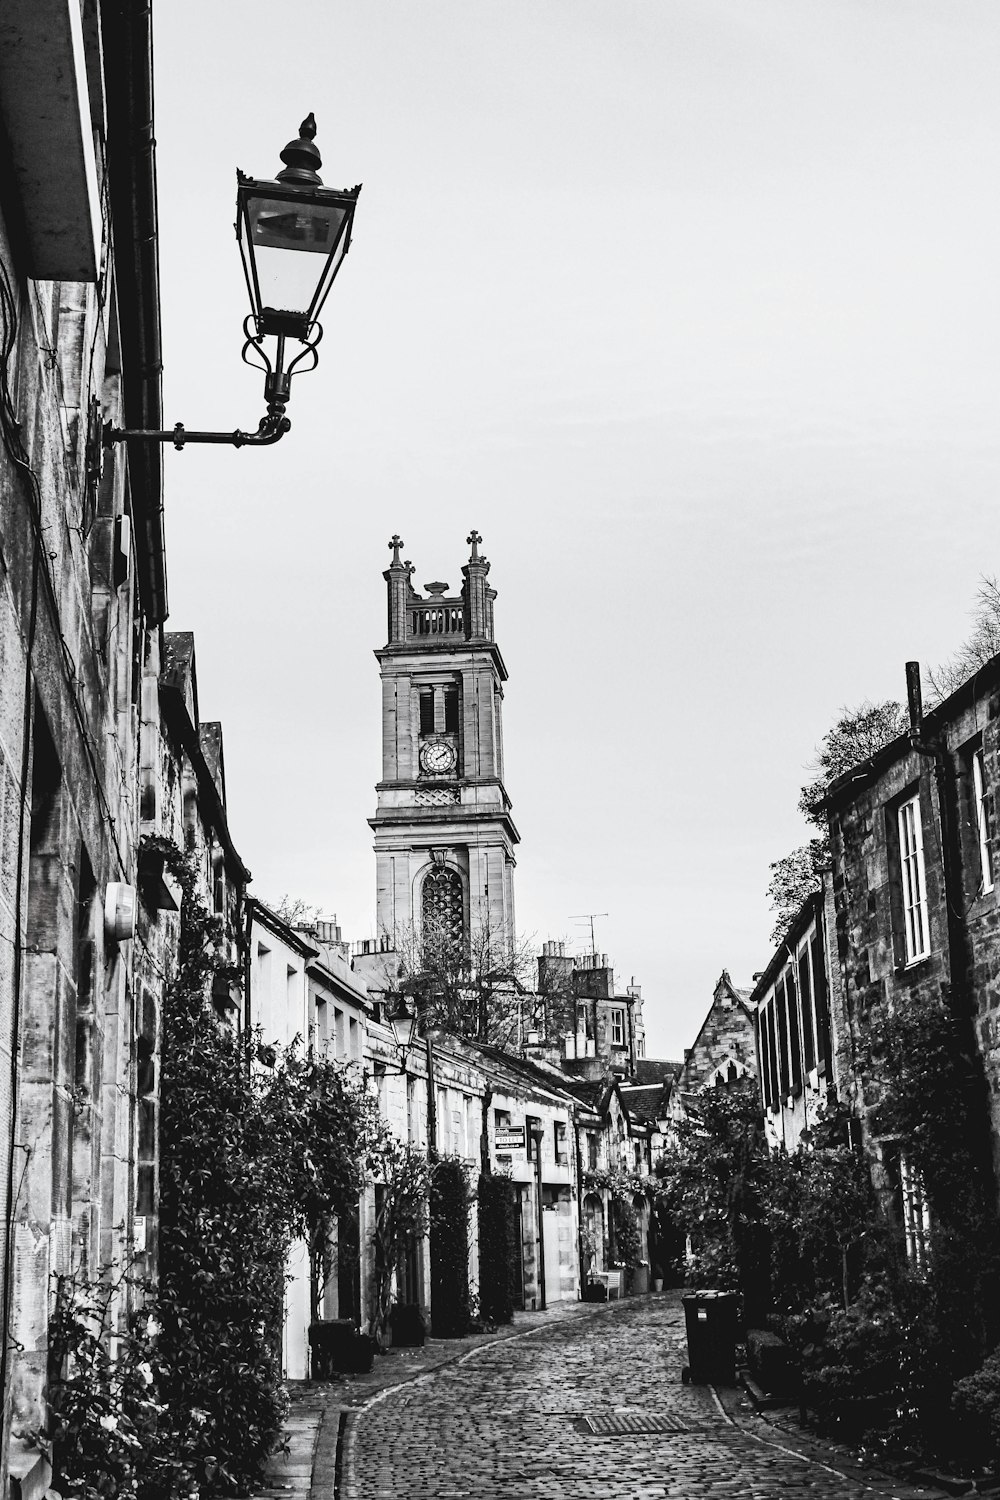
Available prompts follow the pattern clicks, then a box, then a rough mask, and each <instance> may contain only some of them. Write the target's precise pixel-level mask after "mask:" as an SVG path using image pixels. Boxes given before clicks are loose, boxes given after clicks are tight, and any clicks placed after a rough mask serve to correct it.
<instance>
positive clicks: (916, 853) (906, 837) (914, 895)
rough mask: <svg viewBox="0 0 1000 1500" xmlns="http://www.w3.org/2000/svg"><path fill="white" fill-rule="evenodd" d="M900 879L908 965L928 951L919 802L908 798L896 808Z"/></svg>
mask: <svg viewBox="0 0 1000 1500" xmlns="http://www.w3.org/2000/svg"><path fill="white" fill-rule="evenodd" d="M899 856H900V877H901V885H902V892H903V936H904V940H905V944H906V958H907V962H912V960H913V959H915V958H923V957H924V955H925V954H926V953H927V952H929V947H930V945H929V942H928V931H927V892H926V888H925V885H924V851H923V840H922V837H921V827H920V803H919V800H918V798H917V797H911V798H910V800H909V802H904V803H903V805H902V807H901V808H900V809H899Z"/></svg>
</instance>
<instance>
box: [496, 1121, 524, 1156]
mask: <svg viewBox="0 0 1000 1500" xmlns="http://www.w3.org/2000/svg"><path fill="white" fill-rule="evenodd" d="M496 1148H497V1150H498V1151H523V1150H524V1126H523V1125H506V1126H505V1127H504V1128H503V1130H498V1131H497V1139H496Z"/></svg>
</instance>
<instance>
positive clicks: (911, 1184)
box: [899, 1151, 931, 1271]
mask: <svg viewBox="0 0 1000 1500" xmlns="http://www.w3.org/2000/svg"><path fill="white" fill-rule="evenodd" d="M899 1187H900V1194H901V1197H902V1200H903V1233H904V1235H905V1237H906V1257H907V1259H908V1260H909V1262H910V1264H911V1265H913V1266H916V1268H917V1270H918V1271H923V1270H924V1269H925V1268H926V1266H927V1260H928V1255H929V1251H930V1239H931V1214H930V1208H929V1207H928V1204H927V1198H926V1195H925V1193H924V1183H923V1178H922V1177H921V1175H920V1172H919V1171H918V1169H917V1168H916V1167H915V1166H913V1165H912V1163H911V1162H910V1159H909V1157H908V1156H907V1155H906V1152H905V1151H900V1153H899Z"/></svg>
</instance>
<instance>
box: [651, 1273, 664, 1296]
mask: <svg viewBox="0 0 1000 1500" xmlns="http://www.w3.org/2000/svg"><path fill="white" fill-rule="evenodd" d="M653 1291H654V1292H662V1291H663V1277H662V1276H654V1277H653Z"/></svg>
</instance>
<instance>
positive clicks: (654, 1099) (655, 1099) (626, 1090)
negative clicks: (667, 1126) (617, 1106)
mask: <svg viewBox="0 0 1000 1500" xmlns="http://www.w3.org/2000/svg"><path fill="white" fill-rule="evenodd" d="M621 1091H622V1101H623V1103H624V1104H625V1107H626V1109H627V1110H628V1112H629V1114H630V1115H634V1116H635V1118H636V1119H637V1120H644V1121H646V1122H648V1123H655V1122H656V1121H657V1120H662V1119H663V1117H664V1114H665V1111H666V1104H667V1100H668V1099H669V1098H670V1086H668V1085H664V1084H662V1083H650V1084H646V1085H645V1086H644V1087H643V1086H640V1087H636V1085H635V1084H627V1083H623V1084H622V1085H621Z"/></svg>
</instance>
